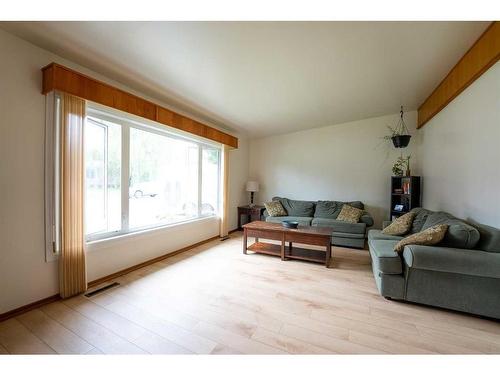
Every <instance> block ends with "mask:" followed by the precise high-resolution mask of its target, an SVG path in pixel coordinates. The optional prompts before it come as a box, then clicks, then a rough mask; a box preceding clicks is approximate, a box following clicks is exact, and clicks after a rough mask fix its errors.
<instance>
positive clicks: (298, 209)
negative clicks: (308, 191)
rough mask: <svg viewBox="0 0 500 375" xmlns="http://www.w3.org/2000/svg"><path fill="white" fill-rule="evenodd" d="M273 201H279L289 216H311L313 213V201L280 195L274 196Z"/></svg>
mask: <svg viewBox="0 0 500 375" xmlns="http://www.w3.org/2000/svg"><path fill="white" fill-rule="evenodd" d="M273 201H280V202H281V204H282V206H283V207H284V209H285V210H286V212H288V215H289V216H302V217H306V216H310V217H313V215H314V202H310V201H297V200H293V199H288V198H280V197H274V198H273Z"/></svg>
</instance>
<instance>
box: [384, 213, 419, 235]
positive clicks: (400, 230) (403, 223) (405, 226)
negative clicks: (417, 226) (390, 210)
mask: <svg viewBox="0 0 500 375" xmlns="http://www.w3.org/2000/svg"><path fill="white" fill-rule="evenodd" d="M414 218H415V214H414V213H413V212H408V213H407V214H404V215H403V216H400V217H398V218H397V219H396V220H394V221H393V222H392V223H391V224H389V225H388V226H387V227H385V228H384V230H383V231H382V233H383V234H390V235H393V236H402V235H403V234H406V233H408V232H409V231H410V229H411V225H412V224H413V219H414Z"/></svg>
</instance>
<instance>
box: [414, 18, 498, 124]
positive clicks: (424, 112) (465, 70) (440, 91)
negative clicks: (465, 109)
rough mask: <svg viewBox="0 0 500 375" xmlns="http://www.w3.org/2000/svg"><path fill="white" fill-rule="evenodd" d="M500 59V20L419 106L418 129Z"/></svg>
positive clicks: (493, 23) (480, 38)
mask: <svg viewBox="0 0 500 375" xmlns="http://www.w3.org/2000/svg"><path fill="white" fill-rule="evenodd" d="M499 59H500V23H499V22H498V21H494V22H492V23H491V25H490V26H489V27H488V28H487V29H486V31H485V32H484V33H483V34H482V35H481V36H480V37H479V39H478V40H477V41H476V42H475V43H474V45H473V46H472V47H471V48H470V49H469V50H468V51H467V52H466V53H465V55H464V56H463V57H462V58H461V59H460V61H459V62H458V63H457V64H456V65H455V66H454V67H453V69H451V70H450V72H449V73H448V75H447V76H446V77H445V78H444V79H443V81H442V82H441V83H440V84H439V85H438V87H436V89H435V90H434V91H433V92H432V93H431V95H429V97H428V98H427V99H426V100H425V101H424V102H423V103H422V105H421V106H420V107H419V108H418V122H417V128H421V127H422V126H424V125H425V123H426V122H427V121H429V120H430V119H431V118H433V117H434V116H435V115H437V114H438V113H439V112H440V111H441V110H442V109H443V108H444V107H446V106H447V105H448V103H450V102H451V101H452V100H453V99H455V98H456V97H457V96H458V95H459V94H460V93H461V92H462V91H464V90H465V89H466V88H467V87H468V86H469V85H470V84H472V83H473V82H474V81H475V80H476V79H478V78H479V77H480V76H481V75H482V74H483V73H484V72H485V71H487V70H488V69H489V68H490V67H491V66H493V65H494V64H495V63H496V62H497V61H498V60H499Z"/></svg>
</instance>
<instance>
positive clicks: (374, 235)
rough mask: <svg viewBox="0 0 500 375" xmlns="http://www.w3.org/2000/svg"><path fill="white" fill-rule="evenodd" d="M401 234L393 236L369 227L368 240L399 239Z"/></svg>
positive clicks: (401, 237)
mask: <svg viewBox="0 0 500 375" xmlns="http://www.w3.org/2000/svg"><path fill="white" fill-rule="evenodd" d="M403 238H404V237H403V236H393V235H391V234H384V233H382V231H381V230H380V229H370V230H369V231H368V241H370V240H397V241H399V240H401V239H403Z"/></svg>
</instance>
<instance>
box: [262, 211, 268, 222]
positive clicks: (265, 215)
mask: <svg viewBox="0 0 500 375" xmlns="http://www.w3.org/2000/svg"><path fill="white" fill-rule="evenodd" d="M262 216H264V220H265V219H266V217H268V216H269V214H268V212H267V210H264V211H263V212H262Z"/></svg>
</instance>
